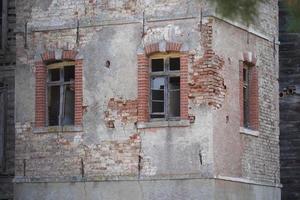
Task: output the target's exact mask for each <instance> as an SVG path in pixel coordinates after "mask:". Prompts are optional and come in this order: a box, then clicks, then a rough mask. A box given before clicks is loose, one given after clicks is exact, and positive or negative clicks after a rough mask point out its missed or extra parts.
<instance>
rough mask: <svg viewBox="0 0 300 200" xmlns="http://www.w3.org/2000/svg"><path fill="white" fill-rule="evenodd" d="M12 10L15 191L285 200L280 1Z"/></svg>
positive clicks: (172, 0)
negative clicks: (229, 8)
mask: <svg viewBox="0 0 300 200" xmlns="http://www.w3.org/2000/svg"><path fill="white" fill-rule="evenodd" d="M16 8H17V13H18V15H17V26H16V27H17V28H16V44H17V51H16V52H17V62H16V70H15V85H16V87H15V92H16V95H15V106H16V108H15V110H16V111H15V113H16V117H15V130H16V148H15V149H16V152H15V178H14V182H15V198H16V199H113V200H117V199H272V200H273V199H280V187H281V185H280V178H279V177H280V176H279V174H280V170H279V108H278V90H279V89H278V42H277V41H278V23H277V20H278V5H277V1H270V2H268V3H266V4H262V5H261V7H260V12H259V13H261V14H260V16H259V17H260V19H258V21H259V23H257V25H252V26H250V27H246V26H244V25H243V24H242V23H240V22H238V21H234V22H233V21H230V20H225V19H221V18H220V17H219V16H218V15H217V14H215V12H213V9H212V7H211V6H210V5H209V4H208V2H207V1H199V0H168V1H164V0H161V1H157V0H155V1H154V0H147V1H135V0H114V1H105V0H84V1H79V0H78V1H77V0H65V1H58V0H46V1H42V0H40V1H33V0H28V1H17V3H16Z"/></svg>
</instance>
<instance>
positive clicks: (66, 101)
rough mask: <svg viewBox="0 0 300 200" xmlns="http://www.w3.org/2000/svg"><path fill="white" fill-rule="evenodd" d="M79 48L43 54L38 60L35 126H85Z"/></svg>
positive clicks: (36, 65)
mask: <svg viewBox="0 0 300 200" xmlns="http://www.w3.org/2000/svg"><path fill="white" fill-rule="evenodd" d="M76 55H77V52H76V51H62V55H61V56H60V58H56V57H55V52H54V51H50V52H46V53H44V54H42V60H41V61H38V62H36V64H35V67H36V98H35V100H36V102H35V126H36V127H45V126H64V125H76V126H79V125H82V96H83V91H82V60H79V59H77V60H76Z"/></svg>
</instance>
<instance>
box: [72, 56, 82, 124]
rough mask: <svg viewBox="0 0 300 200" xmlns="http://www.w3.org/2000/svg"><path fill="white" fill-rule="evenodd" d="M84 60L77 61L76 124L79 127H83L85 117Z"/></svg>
mask: <svg viewBox="0 0 300 200" xmlns="http://www.w3.org/2000/svg"><path fill="white" fill-rule="evenodd" d="M82 65H83V60H76V61H75V109H74V110H75V116H74V119H75V120H74V124H75V125H77V126H80V125H82V116H83V108H82V105H83V81H82V77H83V69H82Z"/></svg>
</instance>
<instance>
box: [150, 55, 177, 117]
mask: <svg viewBox="0 0 300 200" xmlns="http://www.w3.org/2000/svg"><path fill="white" fill-rule="evenodd" d="M150 75H151V77H150V81H151V83H150V85H151V94H150V107H151V109H150V118H151V119H166V120H170V119H176V118H179V117H180V58H179V57H164V58H155V59H151V71H150Z"/></svg>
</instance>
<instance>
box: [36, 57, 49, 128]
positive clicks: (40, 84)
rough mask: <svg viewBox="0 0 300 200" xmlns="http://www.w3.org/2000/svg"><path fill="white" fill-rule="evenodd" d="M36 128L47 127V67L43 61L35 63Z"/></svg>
mask: <svg viewBox="0 0 300 200" xmlns="http://www.w3.org/2000/svg"><path fill="white" fill-rule="evenodd" d="M35 70H36V72H35V75H36V79H35V80H36V82H35V126H36V127H44V126H45V125H46V76H47V71H46V66H45V65H44V63H43V62H42V61H40V62H36V63H35Z"/></svg>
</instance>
